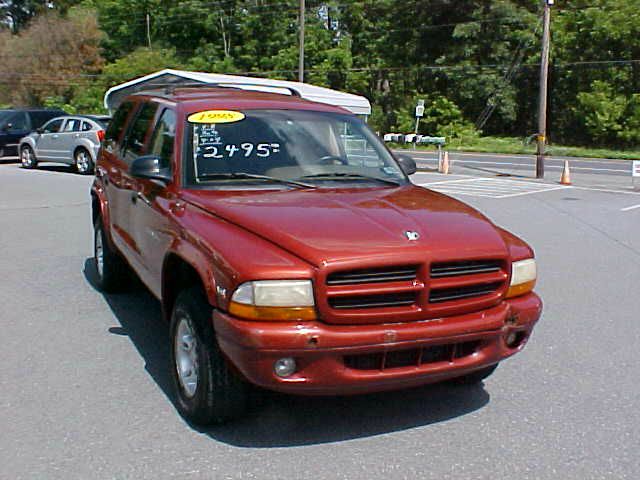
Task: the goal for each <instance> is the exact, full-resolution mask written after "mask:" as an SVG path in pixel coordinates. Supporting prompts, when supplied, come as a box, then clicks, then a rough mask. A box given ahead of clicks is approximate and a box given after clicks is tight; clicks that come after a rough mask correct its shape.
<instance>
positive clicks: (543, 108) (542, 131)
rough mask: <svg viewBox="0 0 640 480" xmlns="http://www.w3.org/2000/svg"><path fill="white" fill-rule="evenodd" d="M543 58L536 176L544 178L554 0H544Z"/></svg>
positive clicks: (541, 64) (541, 63)
mask: <svg viewBox="0 0 640 480" xmlns="http://www.w3.org/2000/svg"><path fill="white" fill-rule="evenodd" d="M542 3H543V4H544V5H543V9H544V10H543V17H542V23H543V30H542V60H541V62H540V98H539V99H538V102H539V103H538V149H537V153H536V178H544V153H545V152H544V150H545V145H546V143H547V95H548V81H549V47H550V43H551V5H553V4H554V3H555V2H554V0H542Z"/></svg>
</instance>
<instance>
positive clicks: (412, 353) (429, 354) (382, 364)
mask: <svg viewBox="0 0 640 480" xmlns="http://www.w3.org/2000/svg"><path fill="white" fill-rule="evenodd" d="M479 347H480V341H478V340H474V341H470V342H461V343H452V344H448V345H434V346H427V347H421V348H412V349H405V350H393V351H389V352H379V353H365V354H360V355H346V356H345V357H344V364H345V366H346V367H347V368H351V369H354V370H385V369H390V368H403V367H412V366H420V365H425V364H430V363H437V362H452V361H453V360H456V359H458V358H464V357H467V356H469V355H472V354H473V353H475V352H476V351H477V350H478V348H479Z"/></svg>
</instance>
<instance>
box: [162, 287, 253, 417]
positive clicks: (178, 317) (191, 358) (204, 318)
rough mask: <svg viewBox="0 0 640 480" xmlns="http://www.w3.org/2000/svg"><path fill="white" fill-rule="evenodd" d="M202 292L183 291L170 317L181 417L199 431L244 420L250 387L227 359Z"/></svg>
mask: <svg viewBox="0 0 640 480" xmlns="http://www.w3.org/2000/svg"><path fill="white" fill-rule="evenodd" d="M211 312H212V307H211V305H210V304H209V302H208V301H207V299H206V297H205V295H204V293H203V292H202V289H200V288H197V287H191V288H188V289H186V290H183V291H182V292H181V293H180V294H179V295H178V298H177V299H176V303H175V307H174V309H173V314H172V316H171V329H170V331H171V377H172V379H173V383H174V388H175V391H176V394H177V395H176V397H177V398H176V407H177V408H178V411H179V412H180V414H181V415H182V416H183V417H184V418H185V419H187V420H188V421H191V422H193V423H195V424H198V425H209V424H212V423H223V422H226V421H229V420H232V419H234V418H238V417H240V416H242V415H243V414H244V413H245V412H246V410H247V405H248V399H249V386H248V384H247V383H246V382H245V381H244V380H243V379H242V378H240V377H239V376H238V374H236V373H235V372H234V371H233V370H232V369H231V368H230V365H229V364H228V362H227V360H226V358H225V357H224V356H223V355H222V352H221V351H220V347H219V346H218V342H217V341H216V338H215V333H214V331H213V327H212V325H211Z"/></svg>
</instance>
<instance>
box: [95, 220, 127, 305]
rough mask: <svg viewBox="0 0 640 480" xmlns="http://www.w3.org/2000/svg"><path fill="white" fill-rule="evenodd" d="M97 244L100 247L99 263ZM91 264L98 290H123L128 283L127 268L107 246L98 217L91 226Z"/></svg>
mask: <svg viewBox="0 0 640 480" xmlns="http://www.w3.org/2000/svg"><path fill="white" fill-rule="evenodd" d="M99 245H100V246H101V248H102V262H101V263H100V259H99V251H98V248H99V247H98V246H99ZM93 264H94V267H95V271H96V279H97V281H96V283H97V284H98V288H100V290H102V291H104V292H107V293H112V292H119V291H123V290H125V289H126V288H127V286H128V285H129V268H128V266H127V264H126V262H125V261H124V259H123V258H122V257H121V256H120V255H119V254H118V253H117V252H115V251H114V250H113V249H112V248H111V247H110V246H109V242H108V240H107V234H106V233H105V231H104V226H103V224H102V218H100V217H98V219H97V220H96V222H95V224H94V226H93Z"/></svg>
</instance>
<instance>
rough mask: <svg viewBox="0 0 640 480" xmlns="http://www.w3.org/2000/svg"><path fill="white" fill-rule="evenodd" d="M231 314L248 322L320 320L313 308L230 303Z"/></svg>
mask: <svg viewBox="0 0 640 480" xmlns="http://www.w3.org/2000/svg"><path fill="white" fill-rule="evenodd" d="M229 313H230V314H231V315H235V316H236V317H240V318H246V319H248V320H264V321H275V322H278V321H280V322H289V321H295V320H301V321H309V320H316V319H317V318H318V317H317V315H316V310H315V308H313V307H256V306H255V305H245V304H242V303H236V302H231V303H229Z"/></svg>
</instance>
